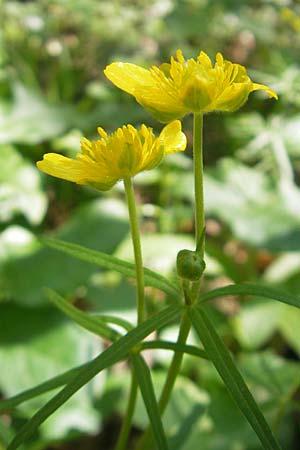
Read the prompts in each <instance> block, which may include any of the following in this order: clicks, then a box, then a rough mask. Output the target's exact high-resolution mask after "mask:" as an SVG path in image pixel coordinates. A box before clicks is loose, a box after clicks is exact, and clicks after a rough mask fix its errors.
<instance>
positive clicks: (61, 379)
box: [0, 363, 89, 413]
mask: <svg viewBox="0 0 300 450" xmlns="http://www.w3.org/2000/svg"><path fill="white" fill-rule="evenodd" d="M88 364H89V363H86V364H82V365H81V366H78V367H74V368H73V369H71V370H68V371H67V372H64V373H62V374H61V375H57V376H56V377H53V378H51V379H50V380H47V381H45V382H44V383H41V384H39V385H38V386H35V387H33V388H31V389H27V390H26V391H23V392H21V393H20V394H17V395H14V396H13V397H10V398H7V399H4V400H0V413H1V412H6V411H10V410H11V409H13V408H15V407H16V406H18V405H20V404H21V403H24V402H26V401H27V400H30V399H32V398H35V397H38V396H39V395H42V394H45V392H48V391H52V390H53V389H56V388H58V387H60V386H63V385H65V384H67V383H68V382H69V381H70V380H71V379H72V378H74V376H75V375H77V374H78V373H79V372H80V370H81V369H84V368H85V367H86V366H87V365H88Z"/></svg>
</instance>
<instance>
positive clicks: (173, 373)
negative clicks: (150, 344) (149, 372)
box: [136, 313, 191, 450]
mask: <svg viewBox="0 0 300 450" xmlns="http://www.w3.org/2000/svg"><path fill="white" fill-rule="evenodd" d="M190 328H191V323H190V320H189V318H188V316H187V314H186V313H185V314H184V315H183V316H182V320H181V324H180V329H179V334H178V338H177V343H178V344H185V343H186V340H187V337H188V335H189V331H190ZM182 358H183V353H182V352H175V353H174V356H173V358H172V361H171V364H170V367H169V370H168V374H167V378H166V381H165V383H164V386H163V389H162V392H161V395H160V399H159V402H158V405H159V411H160V413H161V415H162V414H163V413H164V411H165V409H166V407H167V405H168V402H169V399H170V396H171V393H172V390H173V387H174V384H175V381H176V378H177V376H178V374H179V371H180V367H181V363H182ZM151 441H152V436H151V429H150V428H147V430H146V431H145V433H144V434H143V435H142V437H141V438H140V440H139V441H138V443H137V446H136V450H148V449H149V448H150V446H151V445H152V442H151ZM151 448H153V447H151Z"/></svg>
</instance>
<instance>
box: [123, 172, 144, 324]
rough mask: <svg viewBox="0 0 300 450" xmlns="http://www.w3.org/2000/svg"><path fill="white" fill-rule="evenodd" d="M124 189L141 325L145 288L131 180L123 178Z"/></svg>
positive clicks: (138, 320)
mask: <svg viewBox="0 0 300 450" xmlns="http://www.w3.org/2000/svg"><path fill="white" fill-rule="evenodd" d="M123 181H124V188H125V194H126V199H127V205H128V212H129V221H130V229H131V237H132V243H133V251H134V259H135V267H136V283H137V323H138V325H139V324H140V323H142V322H143V321H144V319H145V294H144V290H145V286H144V269H143V260H142V248H141V239H140V231H139V224H138V218H137V211H136V204H135V197H134V191H133V185H132V179H131V178H124V180H123Z"/></svg>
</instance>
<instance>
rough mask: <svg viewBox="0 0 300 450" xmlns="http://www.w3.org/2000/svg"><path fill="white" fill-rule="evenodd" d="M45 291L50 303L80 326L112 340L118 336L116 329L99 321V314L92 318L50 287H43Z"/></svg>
mask: <svg viewBox="0 0 300 450" xmlns="http://www.w3.org/2000/svg"><path fill="white" fill-rule="evenodd" d="M45 292H46V295H47V297H48V298H49V300H50V301H51V303H53V304H54V305H55V306H56V307H57V308H58V309H60V310H61V311H62V312H63V313H64V314H66V315H67V316H68V317H70V319H72V320H74V322H76V323H78V324H79V325H80V326H81V327H83V328H85V329H86V330H89V331H91V332H92V333H95V334H97V335H98V336H101V337H102V338H104V339H108V340H110V341H112V342H114V341H115V340H116V339H118V338H119V337H120V334H119V333H118V332H117V331H115V330H113V329H112V328H110V327H109V326H108V325H107V324H106V323H105V322H101V318H100V316H98V318H97V319H94V318H93V317H92V316H90V315H88V314H86V313H84V312H83V311H80V309H78V308H75V306H73V305H72V304H71V303H69V302H67V301H66V300H65V299H64V298H63V297H61V296H60V295H58V294H57V293H56V292H55V291H53V290H52V289H45Z"/></svg>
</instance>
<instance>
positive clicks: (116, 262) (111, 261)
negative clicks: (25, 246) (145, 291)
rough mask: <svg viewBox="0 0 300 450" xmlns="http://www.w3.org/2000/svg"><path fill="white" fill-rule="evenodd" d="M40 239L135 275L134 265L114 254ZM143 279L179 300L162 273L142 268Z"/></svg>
mask: <svg viewBox="0 0 300 450" xmlns="http://www.w3.org/2000/svg"><path fill="white" fill-rule="evenodd" d="M40 240H41V242H42V243H43V244H45V245H47V246H48V247H51V248H54V249H56V250H59V251H61V252H64V253H67V254H69V255H70V256H73V257H74V258H77V259H81V260H83V261H87V262H90V263H92V264H96V265H97V266H100V267H104V268H106V269H109V270H116V271H117V272H119V273H121V274H122V275H124V276H126V277H130V278H135V277H136V269H135V265H134V264H133V263H130V262H128V261H123V260H121V259H119V258H116V257H115V256H112V255H108V254H106V253H103V252H99V251H96V250H91V249H89V248H86V247H82V246H81V245H78V244H73V243H70V242H66V241H62V240H59V239H53V238H48V237H47V238H46V237H42V238H40ZM144 279H145V286H151V287H155V288H157V289H159V290H161V291H163V292H165V293H166V294H168V295H170V296H171V297H172V298H174V299H177V300H180V298H181V295H180V291H179V290H178V289H177V287H175V286H174V285H173V284H172V283H170V281H169V280H167V279H166V278H165V277H163V276H162V275H159V274H158V273H156V272H153V271H152V270H150V269H146V268H144Z"/></svg>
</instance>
